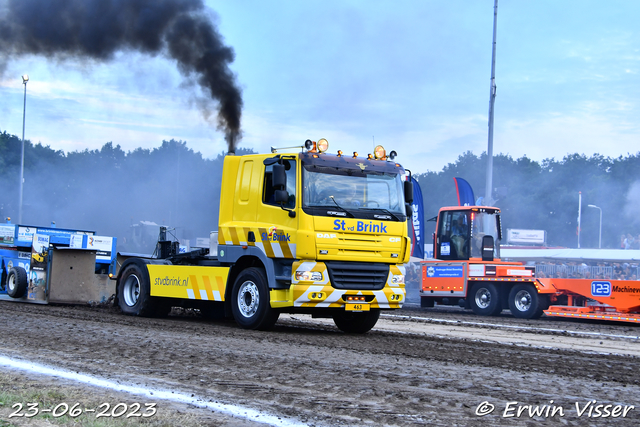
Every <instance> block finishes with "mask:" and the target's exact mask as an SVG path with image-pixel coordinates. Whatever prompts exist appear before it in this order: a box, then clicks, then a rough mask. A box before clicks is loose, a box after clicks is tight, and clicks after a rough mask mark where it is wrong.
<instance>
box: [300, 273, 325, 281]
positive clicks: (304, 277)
mask: <svg viewBox="0 0 640 427" xmlns="http://www.w3.org/2000/svg"><path fill="white" fill-rule="evenodd" d="M296 280H298V281H306V282H321V281H322V273H320V272H319V271H296Z"/></svg>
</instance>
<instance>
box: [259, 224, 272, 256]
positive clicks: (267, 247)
mask: <svg viewBox="0 0 640 427" xmlns="http://www.w3.org/2000/svg"><path fill="white" fill-rule="evenodd" d="M259 231H260V236H262V233H266V232H267V230H266V229H265V228H260V229H259ZM256 238H257V237H256ZM260 239H262V237H260ZM262 245H263V246H264V251H265V252H266V254H267V257H269V258H274V257H275V254H274V253H273V248H272V247H271V241H270V240H267V241H266V242H265V241H262Z"/></svg>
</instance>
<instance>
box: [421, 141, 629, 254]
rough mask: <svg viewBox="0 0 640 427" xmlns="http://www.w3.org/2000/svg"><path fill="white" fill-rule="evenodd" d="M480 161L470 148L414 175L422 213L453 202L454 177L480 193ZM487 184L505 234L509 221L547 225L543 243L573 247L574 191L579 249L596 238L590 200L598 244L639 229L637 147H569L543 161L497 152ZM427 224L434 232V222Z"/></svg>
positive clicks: (616, 242) (483, 162) (483, 158)
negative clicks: (607, 153) (605, 151)
mask: <svg viewBox="0 0 640 427" xmlns="http://www.w3.org/2000/svg"><path fill="white" fill-rule="evenodd" d="M486 167H487V155H486V153H482V154H481V155H479V156H477V155H475V154H473V153H472V152H470V151H468V152H466V153H463V154H461V155H460V156H459V157H458V159H457V160H456V161H455V162H453V163H449V164H447V165H446V166H445V167H444V168H443V169H442V170H441V171H439V172H426V173H418V174H416V175H415V178H416V180H417V181H418V182H419V183H420V188H421V189H422V193H423V198H424V204H425V208H424V209H425V217H426V218H430V217H433V216H435V215H436V214H437V212H438V209H439V208H440V207H442V206H455V205H457V204H458V200H457V195H456V189H455V183H454V181H453V178H454V177H460V178H464V179H466V180H467V181H468V182H469V183H470V184H471V186H472V187H473V190H474V193H475V196H476V198H477V197H479V196H484V195H485V186H486ZM493 187H494V192H493V199H494V200H495V202H494V203H493V204H494V205H495V206H497V207H499V208H500V210H501V212H502V227H503V233H504V234H505V236H506V231H507V229H509V228H515V229H535V230H545V231H546V232H547V244H548V245H549V246H564V247H570V248H575V247H577V245H578V204H579V193H581V194H582V209H581V227H580V247H581V248H597V247H598V244H599V231H600V211H599V210H598V209H596V208H590V207H588V205H594V206H598V207H600V208H601V209H602V247H603V248H612V249H619V248H620V246H621V236H622V234H625V235H626V234H631V235H632V236H638V234H640V215H639V212H638V210H639V208H640V153H636V154H627V156H620V157H617V158H610V157H604V156H602V155H600V154H594V155H592V156H590V157H588V156H586V155H584V154H569V155H567V156H565V157H564V158H563V159H562V160H555V159H553V158H549V159H545V160H543V161H542V162H536V161H533V160H531V159H529V158H527V157H526V156H524V157H521V158H519V159H514V158H512V157H511V156H509V155H505V154H498V155H496V156H494V159H493ZM429 225H430V227H429V228H428V233H432V232H433V230H434V228H435V224H434V223H429ZM429 235H430V234H429ZM505 239H506V237H505ZM504 243H505V242H504V241H503V244H504Z"/></svg>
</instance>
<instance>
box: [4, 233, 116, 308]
mask: <svg viewBox="0 0 640 427" xmlns="http://www.w3.org/2000/svg"><path fill="white" fill-rule="evenodd" d="M65 250H67V251H71V252H72V253H74V254H76V255H74V256H73V257H71V258H69V257H67V256H66V255H65V256H63V255H62V252H60V251H65ZM54 252H55V253H59V254H60V255H58V256H56V257H55V258H56V259H57V260H58V261H57V262H58V264H60V263H61V262H64V263H67V264H68V263H71V264H74V263H78V262H80V258H83V261H82V263H81V264H78V265H82V266H83V268H81V269H80V270H78V268H76V272H75V273H77V274H76V276H78V277H80V275H81V274H82V270H83V269H84V270H87V268H88V269H91V270H92V273H93V274H95V275H103V276H106V275H109V274H110V275H111V276H115V273H116V259H117V252H116V238H115V237H103V236H96V235H95V232H93V231H88V230H72V229H62V228H57V227H55V225H52V226H51V227H37V226H28V225H18V224H11V223H7V224H0V272H1V277H0V299H5V300H6V299H10V300H24V301H30V302H40V303H46V302H49V301H50V296H51V290H52V282H51V279H52V276H51V270H52V261H53V259H54ZM82 252H85V253H87V254H91V256H92V257H93V254H94V253H95V258H91V265H89V266H87V262H86V257H85V256H80V255H79V254H80V253H82ZM62 260H64V261H62ZM68 270H71V272H72V273H73V271H72V270H73V265H68ZM58 271H61V270H60V269H58ZM57 274H58V273H57ZM58 275H59V274H58ZM73 278H74V276H73V274H72V275H71V276H69V275H68V274H66V275H65V277H64V281H65V283H64V284H62V283H60V284H56V286H58V288H59V289H58V291H60V290H62V289H63V288H64V287H65V286H70V285H71V286H72V285H73V283H74V280H73ZM78 283H81V286H82V284H85V283H86V278H83V279H82V280H80V281H79V282H78ZM58 293H59V292H58ZM66 293H68V292H66ZM68 302H74V301H73V300H70V301H68ZM77 302H86V301H77Z"/></svg>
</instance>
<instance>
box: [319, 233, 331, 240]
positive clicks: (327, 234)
mask: <svg viewBox="0 0 640 427" xmlns="http://www.w3.org/2000/svg"><path fill="white" fill-rule="evenodd" d="M316 237H318V239H335V238H336V235H335V234H333V233H331V234H329V233H318V234H317V236H316Z"/></svg>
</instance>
